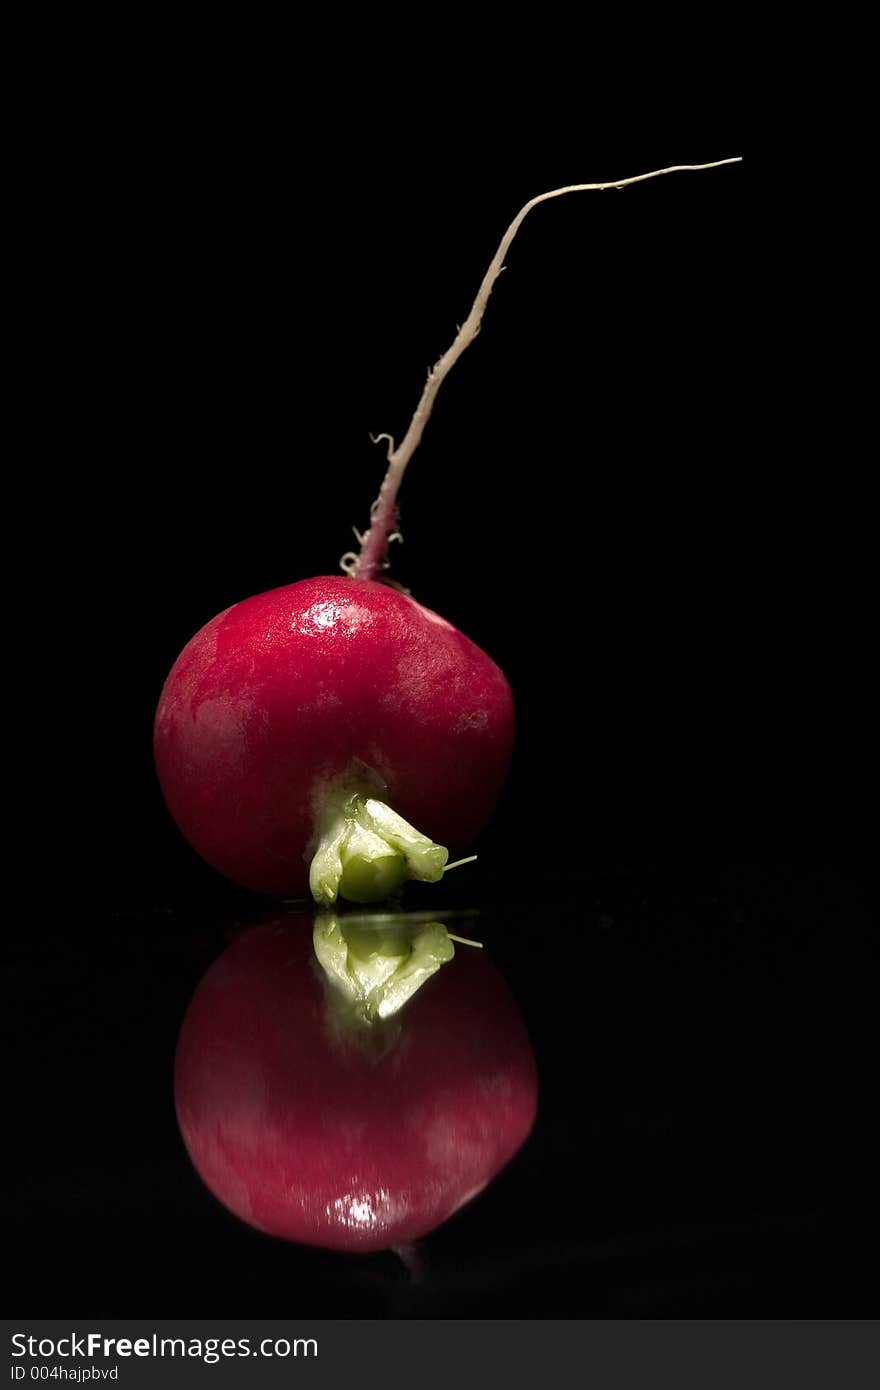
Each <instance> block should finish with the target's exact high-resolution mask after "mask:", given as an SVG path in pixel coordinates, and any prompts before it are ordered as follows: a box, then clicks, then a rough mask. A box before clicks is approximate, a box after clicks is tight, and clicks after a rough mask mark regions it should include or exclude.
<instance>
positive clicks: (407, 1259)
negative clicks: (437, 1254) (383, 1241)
mask: <svg viewBox="0 0 880 1390" xmlns="http://www.w3.org/2000/svg"><path fill="white" fill-rule="evenodd" d="M391 1249H392V1250H393V1252H394V1254H395V1255H397V1257H398V1259H399V1260H400V1262H401V1264H402V1265H403V1267H404V1269H405V1270H406V1272H407V1274H408V1275H409V1277H410V1280H411V1281H412V1283H413V1284H420V1283H421V1281H422V1280H423V1279H424V1278H425V1276H426V1275H427V1273H428V1252H427V1250H426V1249H425V1247H424V1246H423V1245H417V1244H416V1243H415V1242H414V1241H409V1242H407V1243H406V1244H405V1245H392V1247H391Z"/></svg>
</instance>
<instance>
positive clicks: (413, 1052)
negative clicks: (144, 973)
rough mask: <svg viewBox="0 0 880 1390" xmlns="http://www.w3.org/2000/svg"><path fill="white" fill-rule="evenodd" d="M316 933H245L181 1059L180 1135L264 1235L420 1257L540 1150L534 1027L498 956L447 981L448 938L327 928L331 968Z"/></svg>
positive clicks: (260, 929) (299, 926) (210, 981)
mask: <svg viewBox="0 0 880 1390" xmlns="http://www.w3.org/2000/svg"><path fill="white" fill-rule="evenodd" d="M309 926H310V924H309V923H308V922H307V921H306V920H304V918H302V917H300V918H298V919H297V918H294V919H282V920H279V921H276V922H272V923H266V924H264V925H262V926H257V927H252V928H249V929H247V930H245V931H244V932H242V933H241V935H240V936H239V937H238V938H237V939H236V940H234V941H233V943H232V945H231V946H229V947H228V948H227V950H226V951H225V953H224V954H223V955H222V956H221V957H220V958H219V959H218V960H216V961H215V962H214V964H213V965H212V966H211V967H210V969H209V970H208V972H207V974H206V975H205V976H204V977H203V979H202V981H201V982H200V984H199V985H198V987H197V989H196V991H195V994H194V996H193V998H192V1000H191V1002H190V1005H189V1008H188V1009H187V1013H186V1016H185V1018H184V1021H183V1024H182V1026H181V1030H180V1035H179V1039H178V1045H177V1055H176V1059H175V1073H174V1087H175V1104H176V1111H177V1117H178V1122H179V1125H180V1130H181V1134H182V1137H183V1140H184V1143H185V1146H186V1148H187V1151H188V1153H189V1155H190V1158H191V1159H192V1162H193V1164H194V1166H195V1168H196V1170H197V1172H198V1173H199V1175H200V1176H201V1178H202V1179H203V1181H204V1182H205V1184H206V1185H207V1187H208V1188H209V1189H210V1191H211V1192H212V1193H213V1194H214V1196H215V1197H217V1198H218V1199H219V1200H220V1202H222V1203H223V1204H224V1205H225V1206H226V1207H227V1208H229V1210H230V1211H232V1212H234V1213H235V1215H237V1216H239V1217H240V1218H241V1219H242V1220H244V1221H246V1222H248V1223H249V1224H250V1225H252V1226H255V1227H256V1228H257V1229H258V1230H260V1231H264V1232H267V1233H269V1234H270V1235H274V1236H281V1237H283V1238H285V1239H287V1240H291V1241H296V1242H299V1243H301V1244H306V1245H318V1246H323V1247H325V1248H328V1249H335V1250H346V1251H363V1252H367V1251H374V1250H381V1249H388V1248H392V1247H398V1246H401V1245H406V1244H407V1243H409V1242H412V1241H415V1240H418V1239H420V1238H421V1237H422V1236H424V1235H426V1234H427V1233H428V1232H429V1231H432V1230H433V1229H434V1228H435V1227H437V1226H438V1225H440V1224H441V1223H442V1222H443V1221H445V1220H447V1219H448V1218H449V1217H450V1216H451V1215H452V1214H453V1213H454V1212H455V1211H457V1210H458V1209H459V1208H460V1207H461V1206H463V1205H464V1204H465V1203H466V1202H467V1201H468V1200H469V1199H470V1198H472V1197H474V1196H476V1194H477V1193H478V1192H480V1191H481V1190H482V1189H483V1188H484V1187H485V1186H486V1185H487V1184H488V1183H489V1182H490V1181H491V1180H492V1178H494V1177H495V1176H496V1174H497V1173H498V1172H499V1171H500V1170H501V1168H503V1167H504V1166H505V1165H506V1164H507V1163H508V1162H509V1161H510V1159H511V1158H512V1157H513V1155H514V1154H515V1153H516V1152H517V1150H518V1149H519V1148H520V1146H521V1145H522V1144H523V1143H524V1141H525V1139H526V1138H527V1137H528V1134H529V1133H530V1131H531V1128H532V1125H533V1123H534V1118H535V1112H536V1105H537V1073H536V1069H535V1061H534V1055H533V1053H532V1049H531V1045H530V1043H529V1039H528V1035H527V1033H526V1029H525V1025H524V1023H523V1021H522V1019H521V1017H520V1015H519V1012H518V1010H517V1008H516V1005H515V1003H514V1001H513V998H512V997H511V995H510V993H509V991H508V989H507V986H506V985H505V983H504V981H503V979H502V978H501V976H500V974H499V972H498V970H497V969H496V968H495V967H494V966H493V965H492V964H491V962H490V961H489V960H488V959H487V957H486V954H485V952H483V951H479V950H466V949H463V950H459V951H457V952H456V953H455V960H454V962H453V963H452V964H451V965H450V966H449V967H448V968H446V969H443V970H440V971H439V973H438V974H435V973H434V972H435V971H436V970H437V967H438V966H439V965H440V964H441V963H442V962H443V961H444V960H446V959H448V958H449V956H450V955H451V954H452V949H453V948H452V946H451V942H450V941H449V938H448V934H447V932H446V930H445V928H444V927H443V926H441V925H440V924H439V923H436V922H425V921H418V920H417V921H415V922H411V921H409V920H407V918H406V917H402V916H401V915H400V914H395V915H391V914H388V915H386V916H385V917H383V918H381V919H378V920H377V919H368V918H358V919H352V918H344V919H340V920H337V918H336V916H335V914H331V913H325V914H320V915H319V918H318V922H317V924H316V926H315V930H314V944H315V947H316V948H317V955H318V959H320V962H321V967H319V966H318V963H317V959H316V956H315V954H314V952H313V934H312V932H311V931H310V929H309ZM373 942H375V945H373V944H371V943H373ZM425 980H427V984H425ZM420 984H421V985H424V987H423V988H419V989H418V992H417V993H416V992H415V987H417V986H419V985H420Z"/></svg>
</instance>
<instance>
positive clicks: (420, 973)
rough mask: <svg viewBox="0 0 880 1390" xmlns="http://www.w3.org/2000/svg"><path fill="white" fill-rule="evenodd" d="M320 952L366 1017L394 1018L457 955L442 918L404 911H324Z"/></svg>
mask: <svg viewBox="0 0 880 1390" xmlns="http://www.w3.org/2000/svg"><path fill="white" fill-rule="evenodd" d="M313 941H314V946H315V955H316V956H317V957H318V961H319V963H320V965H321V968H322V969H323V971H324V974H325V975H326V977H327V979H328V981H329V983H330V985H331V987H332V988H333V989H334V991H336V993H337V994H340V995H341V996H342V997H343V998H344V999H345V1000H346V1001H347V1003H348V1004H349V1005H350V1006H351V1008H352V1011H353V1012H355V1013H357V1014H359V1015H360V1016H361V1017H362V1018H363V1019H364V1020H365V1021H367V1022H373V1021H375V1020H377V1019H386V1018H392V1017H393V1016H394V1015H395V1014H396V1013H397V1012H398V1011H399V1010H400V1009H402V1008H403V1005H404V1004H405V1003H406V1002H407V1000H409V999H411V998H412V997H413V995H414V994H415V993H416V991H417V990H418V989H421V987H422V985H423V984H424V983H425V981H426V980H429V979H430V978H431V976H432V975H434V974H436V972H437V971H438V970H439V969H440V967H441V965H445V964H446V962H447V961H450V960H452V958H453V956H454V955H455V946H454V945H453V942H455V941H458V942H460V943H461V944H462V945H465V946H479V945H480V943H479V942H478V941H469V940H468V939H467V938H466V937H463V936H453V935H452V934H451V933H450V932H448V931H447V930H446V928H445V927H444V926H443V925H442V924H441V923H440V922H433V921H429V922H425V921H422V920H420V919H418V918H416V920H415V921H414V920H413V919H412V918H410V919H409V921H407V920H406V919H405V918H403V917H402V916H401V915H400V914H397V915H395V914H393V913H386V914H377V915H375V916H371V917H357V918H354V917H351V918H342V919H340V918H339V917H337V915H336V913H335V912H322V913H320V914H319V915H318V918H317V920H316V922H315V929H314V933H313Z"/></svg>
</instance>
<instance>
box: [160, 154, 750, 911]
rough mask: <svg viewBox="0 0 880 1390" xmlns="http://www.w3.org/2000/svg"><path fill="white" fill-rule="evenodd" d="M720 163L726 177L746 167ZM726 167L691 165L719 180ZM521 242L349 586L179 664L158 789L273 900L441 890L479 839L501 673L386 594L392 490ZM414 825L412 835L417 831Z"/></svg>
mask: <svg viewBox="0 0 880 1390" xmlns="http://www.w3.org/2000/svg"><path fill="white" fill-rule="evenodd" d="M736 162H737V161H736V160H720V161H718V163H720V164H730V163H736ZM714 167H716V165H715V164H705V165H679V166H675V169H709V168H714ZM672 172H674V169H659V170H656V171H654V172H653V173H650V174H640V175H638V176H637V177H635V178H629V179H621V180H618V181H616V182H614V183H606V184H576V185H572V186H570V187H568V188H560V189H554V190H553V191H552V192H550V193H544V194H541V195H540V196H539V197H537V198H533V199H532V200H531V202H529V203H527V204H526V206H525V207H524V208H523V209H522V211H521V212H520V213H519V214H518V215H517V217H516V218H515V219H514V221H513V222H512V223H511V225H510V227H509V228H508V230H507V232H506V234H505V236H504V238H503V239H502V241H501V244H500V246H499V248H498V251H497V253H496V255H495V257H494V259H493V260H492V262H491V264H490V266H489V269H488V270H487V272H486V275H485V276H484V278H483V281H482V284H481V286H480V289H479V291H478V294H477V297H476V300H475V302H474V305H473V308H472V309H471V311H470V314H469V315H468V317H467V318H466V319H465V321H464V323H463V324H462V326H461V328H460V329H459V331H458V334H457V336H456V338H455V340H454V342H453V344H452V346H451V347H450V348H449V350H448V351H447V352H446V353H444V355H443V356H442V357H441V358H440V359H439V361H438V362H437V363H436V365H435V366H434V367H433V368H432V370H431V372H430V373H429V375H428V380H427V383H426V385H425V388H424V391H423V394H422V398H421V400H420V402H419V405H418V407H417V409H416V412H415V415H414V416H413V419H412V422H411V424H410V426H409V429H408V430H407V433H406V435H405V437H404V439H403V440H402V442H401V444H400V446H399V447H396V446H395V444H394V441H393V440H392V439H390V436H382V437H384V438H386V439H388V441H389V448H388V471H387V474H386V477H385V480H384V482H383V484H382V488H381V491H380V493H379V497H378V499H377V501H376V503H375V505H374V509H373V518H372V523H371V526H370V529H369V531H368V532H367V534H366V536H365V537H364V538H363V540H362V545H361V551H360V554H359V555H358V556H354V555H352V556H346V557H344V559H343V568H344V569H345V570H346V573H347V575H348V577H347V578H326V577H325V578H319V579H309V580H304V581H302V582H301V583H299V584H292V585H289V586H288V587H285V588H281V589H276V590H274V591H273V592H271V593H268V594H261V595H259V596H258V597H256V598H251V599H247V600H245V602H243V603H239V604H236V605H235V606H234V607H232V608H229V609H227V610H226V611H225V612H224V613H221V614H220V615H219V617H217V618H215V619H214V620H213V621H212V622H210V623H208V625H207V626H206V627H204V628H203V629H202V630H201V632H199V633H198V634H197V635H196V636H195V637H194V638H193V639H192V641H191V642H190V643H189V645H188V646H187V647H186V648H185V649H184V651H183V653H182V654H181V656H180V657H179V659H178V661H177V662H176V664H175V666H174V668H173V670H172V672H171V674H170V676H169V677H168V681H167V682H166V685H165V688H164V690H163V693H162V697H161V700H160V703H159V710H158V714H157V717H156V726H155V752H156V764H157V768H158V772H159V779H160V782H161V785H162V789H163V791H164V794H165V797H166V800H167V802H168V805H169V807H170V809H171V812H172V814H173V815H174V817H175V819H176V821H177V823H178V825H179V826H180V828H181V830H182V831H183V833H184V835H186V837H187V838H188V839H189V841H190V843H191V844H192V845H193V846H194V847H195V848H196V849H197V850H198V851H199V852H200V853H201V854H202V855H203V856H204V857H205V858H206V859H207V860H208V861H209V862H210V863H211V864H213V865H214V866H215V867H216V868H218V869H220V870H221V872H223V873H225V874H226V875H228V877H230V878H232V879H235V880H236V881H237V882H239V883H242V884H244V885H245V886H246V887H249V888H254V889H257V890H259V891H261V892H264V893H269V894H274V895H278V896H281V897H286V898H290V897H299V896H302V895H303V894H305V892H306V888H307V886H310V887H311V890H312V893H313V896H314V897H315V898H316V900H317V901H318V902H322V903H331V902H333V901H335V899H336V897H337V895H339V894H341V895H342V896H344V897H348V898H350V899H353V900H354V901H356V902H374V901H378V900H379V899H381V898H384V897H388V896H390V895H391V894H393V893H394V892H395V891H396V890H397V889H398V888H399V887H400V885H401V883H402V882H403V881H404V879H406V878H419V879H423V880H426V881H428V882H435V881H436V880H437V879H439V878H440V877H441V875H442V874H443V872H444V869H445V867H448V866H447V865H446V860H447V851H446V849H445V848H444V845H443V844H438V843H435V841H442V842H446V843H449V844H451V845H454V846H456V847H459V848H464V847H466V846H467V845H468V844H470V843H471V842H472V841H473V839H474V838H475V837H476V836H477V835H478V833H479V832H480V830H481V829H482V828H483V827H484V825H485V824H486V822H487V820H488V819H489V817H490V815H491V814H492V810H493V807H494V805H495V802H496V799H497V797H498V794H499V792H500V789H501V785H502V782H503V779H504V775H505V771H506V768H507V763H508V759H509V756H510V752H511V747H512V742H513V706H512V702H511V696H510V691H509V689H508V686H507V682H506V681H505V679H504V676H503V675H502V674H501V672H500V671H499V669H498V668H497V666H495V665H494V664H493V662H492V661H491V660H490V659H489V657H487V656H486V655H485V654H484V653H483V652H482V651H480V650H479V648H477V647H476V646H474V644H473V643H472V642H470V641H469V640H468V639H467V638H466V637H464V636H463V635H462V634H461V633H460V632H458V631H457V630H456V629H455V628H454V627H452V626H451V625H450V624H449V623H447V622H445V621H444V620H443V619H442V618H439V617H438V616H437V615H436V614H435V613H431V612H430V611H429V610H427V609H425V608H422V607H421V606H420V605H419V604H418V603H416V602H415V601H414V600H413V599H411V598H410V597H408V596H407V595H405V594H402V593H400V592H398V591H395V590H392V589H390V588H388V587H387V586H385V585H382V584H380V583H377V582H376V578H377V576H378V575H379V574H380V572H381V570H382V569H383V568H385V566H386V555H387V550H388V544H389V540H390V539H391V538H392V535H393V532H394V528H395V526H396V524H397V492H398V489H399V487H400V482H401V479H402V477H403V473H404V470H405V468H406V466H407V464H408V462H409V460H410V458H411V457H412V454H413V452H414V451H415V449H416V448H417V447H418V444H419V442H420V440H421V437H422V433H423V431H424V428H425V425H426V424H427V421H428V419H429V417H430V414H431V410H432V408H433V404H434V399H435V397H436V394H437V391H438V390H439V387H440V385H441V383H442V382H443V380H444V379H445V377H446V375H447V373H448V372H449V370H450V368H451V367H452V366H453V365H454V363H455V362H456V361H457V360H458V358H459V357H460V356H461V354H462V352H464V350H465V349H466V348H467V347H468V346H469V344H470V343H472V342H473V340H474V338H475V337H476V336H477V333H478V332H479V328H480V323H481V321H482V317H483V314H484V312H485V309H486V305H487V303H488V300H489V296H490V294H491V291H492V287H493V285H494V283H495V280H496V279H497V278H498V275H499V274H500V272H501V270H502V269H503V261H504V257H505V256H506V254H507V251H508V249H509V247H510V244H511V242H512V241H513V238H514V236H515V235H516V233H517V231H518V229H519V227H520V225H521V223H522V221H523V218H524V217H525V216H526V215H527V213H528V212H529V211H531V209H532V208H533V207H536V206H537V205H538V204H539V203H542V202H544V201H546V200H547V199H549V198H555V197H557V196H559V195H560V194H563V193H569V192H577V191H580V190H582V189H601V188H622V187H625V186H626V185H628V184H632V183H639V182H642V181H644V180H645V179H651V178H655V177H657V176H658V175H660V174H666V173H672ZM411 822H412V823H411Z"/></svg>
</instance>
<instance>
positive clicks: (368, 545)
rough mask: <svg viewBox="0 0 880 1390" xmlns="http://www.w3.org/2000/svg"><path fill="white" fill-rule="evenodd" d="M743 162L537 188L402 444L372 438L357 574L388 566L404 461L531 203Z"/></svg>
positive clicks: (472, 331) (431, 377)
mask: <svg viewBox="0 0 880 1390" xmlns="http://www.w3.org/2000/svg"><path fill="white" fill-rule="evenodd" d="M741 162H742V156H741V155H736V156H734V157H733V158H731V159H716V160H713V161H712V163H711V164H671V165H669V167H668V168H666V169H652V170H651V172H650V173H649V174H634V175H632V176H631V177H630V178H627V179H615V180H613V181H612V182H611V183H571V184H567V185H566V187H565V188H554V189H551V191H550V192H549V193H539V194H538V196H537V197H536V198H532V199H531V200H530V201H529V202H528V203H526V205H525V207H523V208H521V209H520V211H519V212H518V213H517V215H516V217H515V218H514V219H513V221H512V222H511V224H510V226H509V227H508V229H507V231H506V232H505V233H504V236H503V237H502V238H501V244H500V245H499V247H498V250H497V251H496V252H495V255H494V256H493V258H492V260H491V262H490V264H489V269H488V270H487V271H486V274H485V275H484V276H483V279H482V282H481V284H480V288H479V290H478V291H477V297H476V299H475V300H474V303H473V307H472V308H471V311H470V313H469V314H468V316H467V318H466V319H465V321H464V323H463V324H462V325H461V327H460V328H459V330H458V333H457V334H456V336H455V339H454V341H453V343H452V345H451V347H449V348H447V350H446V352H444V354H443V356H442V357H440V358H438V359H437V361H436V362H435V363H434V366H433V367H432V368H431V370H430V371H429V372H428V379H427V381H426V382H425V388H424V390H423V391H422V397H421V400H420V401H419V403H418V405H417V406H416V410H415V414H414V415H413V417H412V420H411V421H410V425H409V429H408V430H407V432H406V434H405V435H404V437H403V439H402V440H401V442H400V444H399V445H398V446H397V447H395V444H394V440H393V439H392V438H391V435H389V434H378V435H376V436H375V438H374V443H378V441H379V440H386V441H387V442H388V471H387V473H386V474H385V478H384V481H383V483H382V487H381V488H380V490H379V496H378V497H377V498H376V501H375V502H374V503H373V506H372V508H371V509H370V516H371V518H372V520H371V524H370V529H369V530H368V532H367V534H366V536H365V538H364V543H363V545H362V547H361V553H360V558H359V560H358V564H357V567H356V570H355V572H354V577H355V578H356V579H373V578H374V577H375V576H376V574H378V572H379V571H380V570H381V569H382V568H383V566H384V563H385V554H386V551H387V548H388V533H389V531H391V530H393V529H394V523H395V518H396V510H397V493H398V491H399V489H400V484H401V481H402V479H403V475H404V472H405V471H406V466H407V464H408V463H409V461H410V459H411V458H412V456H413V454H414V453H415V451H416V449H417V448H418V447H419V444H420V443H421V440H422V435H423V434H424V432H425V426H426V425H427V423H428V420H429V419H430V417H431V411H432V410H433V408H434V400H435V398H436V396H437V392H438V391H439V389H440V387H441V385H442V384H443V382H444V380H445V379H446V377H447V375H448V374H449V372H450V370H451V368H452V367H454V365H455V363H456V362H457V361H458V359H459V357H461V355H462V353H463V352H464V351H465V349H466V348H468V347H470V345H471V343H472V342H473V341H474V339H475V338H476V336H477V334H478V333H479V331H480V324H481V322H482V318H483V315H484V313H485V312H486V305H487V304H488V303H489V296H490V295H491V293H492V289H493V286H494V284H495V281H496V280H497V279H498V276H499V275H500V274H501V272H502V270H503V269H504V257H505V256H506V255H507V253H508V251H509V250H510V245H511V242H512V241H513V239H514V237H515V236H516V234H517V232H518V231H519V229H520V227H521V226H522V223H523V220H524V218H525V217H527V216H528V214H529V213H530V212H531V211H532V208H536V207H537V206H538V204H539V203H546V202H549V200H550V199H551V198H561V197H562V196H563V194H565V193H591V192H601V191H602V190H603V189H606V188H628V187H629V185H630V184H633V183H644V182H645V181H646V180H647V179H657V178H660V177H661V176H662V175H663V174H678V173H696V172H698V171H700V170H703V169H720V168H721V166H722V165H724V164H739V163H741ZM371 437H372V436H371ZM346 558H347V557H346Z"/></svg>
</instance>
